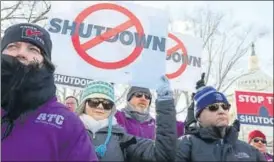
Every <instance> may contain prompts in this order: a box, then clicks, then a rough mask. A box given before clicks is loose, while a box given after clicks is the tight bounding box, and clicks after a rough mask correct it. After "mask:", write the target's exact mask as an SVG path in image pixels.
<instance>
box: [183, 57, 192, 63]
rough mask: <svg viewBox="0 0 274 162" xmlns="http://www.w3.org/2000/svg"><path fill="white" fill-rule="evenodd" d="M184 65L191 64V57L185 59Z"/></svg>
mask: <svg viewBox="0 0 274 162" xmlns="http://www.w3.org/2000/svg"><path fill="white" fill-rule="evenodd" d="M185 59H186V60H185V63H188V65H191V63H192V56H188V57H185Z"/></svg>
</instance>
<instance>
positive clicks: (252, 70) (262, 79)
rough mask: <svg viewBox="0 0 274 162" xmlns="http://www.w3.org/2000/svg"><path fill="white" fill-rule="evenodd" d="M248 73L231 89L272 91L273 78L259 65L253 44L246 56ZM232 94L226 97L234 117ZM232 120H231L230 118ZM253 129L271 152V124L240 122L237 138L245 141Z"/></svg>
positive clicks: (234, 108)
mask: <svg viewBox="0 0 274 162" xmlns="http://www.w3.org/2000/svg"><path fill="white" fill-rule="evenodd" d="M248 59H249V60H248V72H249V74H248V75H244V76H242V77H241V78H239V79H238V80H237V81H236V82H235V84H234V86H233V90H234V91H235V90H239V91H255V92H270V93H273V78H271V77H270V76H268V75H267V74H266V73H264V72H263V71H262V70H261V69H260V67H259V59H258V57H257V54H256V52H255V45H254V44H252V51H251V54H250V55H249V58H248ZM233 93H234V92H233ZM234 98H235V96H234V94H232V95H229V96H228V99H229V101H230V103H232V104H231V105H232V109H231V110H232V111H231V114H230V115H231V116H230V117H231V118H232V119H236V117H237V110H236V102H235V99H234ZM232 121H233V120H232ZM254 129H258V130H261V131H262V132H263V133H264V134H265V135H266V138H267V150H268V152H270V153H272V154H273V126H272V127H271V126H258V125H256V126H255V125H247V124H241V131H240V133H239V139H240V140H243V141H247V138H248V133H249V132H250V131H252V130H254Z"/></svg>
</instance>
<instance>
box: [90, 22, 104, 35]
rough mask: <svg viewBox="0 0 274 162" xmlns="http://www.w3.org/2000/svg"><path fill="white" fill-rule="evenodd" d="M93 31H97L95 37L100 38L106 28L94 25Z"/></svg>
mask: <svg viewBox="0 0 274 162" xmlns="http://www.w3.org/2000/svg"><path fill="white" fill-rule="evenodd" d="M93 29H95V30H96V34H95V35H96V36H99V35H101V33H102V31H103V30H105V29H106V28H105V27H103V26H98V25H94V26H93Z"/></svg>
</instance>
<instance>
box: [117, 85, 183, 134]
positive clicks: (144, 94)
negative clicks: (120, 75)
mask: <svg viewBox="0 0 274 162" xmlns="http://www.w3.org/2000/svg"><path fill="white" fill-rule="evenodd" d="M127 101H128V102H127V106H126V107H125V108H123V109H122V110H121V111H117V113H116V114H115V117H116V119H117V122H118V124H119V125H121V126H122V127H124V128H125V130H126V132H127V133H129V134H132V135H135V136H138V137H143V138H149V139H155V126H156V121H155V119H154V118H153V117H152V116H151V115H150V104H151V101H152V95H151V92H150V90H149V89H147V88H143V87H137V86H132V87H131V88H130V89H129V91H128V94H127ZM183 133H184V124H183V122H177V137H180V136H182V135H183Z"/></svg>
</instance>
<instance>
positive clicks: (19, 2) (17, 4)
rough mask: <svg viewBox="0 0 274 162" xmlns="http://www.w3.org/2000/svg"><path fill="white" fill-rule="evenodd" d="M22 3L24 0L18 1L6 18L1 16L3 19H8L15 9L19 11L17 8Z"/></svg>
mask: <svg viewBox="0 0 274 162" xmlns="http://www.w3.org/2000/svg"><path fill="white" fill-rule="evenodd" d="M21 4H22V1H18V2H17V3H16V4H15V5H14V7H13V8H12V10H11V11H10V12H9V13H8V14H7V15H6V16H5V17H4V18H1V21H4V20H6V19H7V18H9V17H10V16H11V15H12V14H13V13H14V12H15V11H17V9H18V8H19V6H20V5H21ZM2 11H3V10H2V9H1V15H2Z"/></svg>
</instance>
